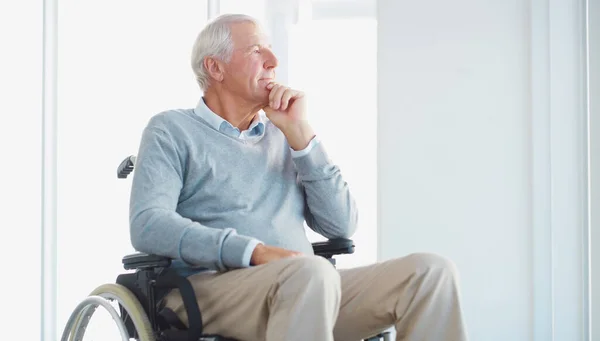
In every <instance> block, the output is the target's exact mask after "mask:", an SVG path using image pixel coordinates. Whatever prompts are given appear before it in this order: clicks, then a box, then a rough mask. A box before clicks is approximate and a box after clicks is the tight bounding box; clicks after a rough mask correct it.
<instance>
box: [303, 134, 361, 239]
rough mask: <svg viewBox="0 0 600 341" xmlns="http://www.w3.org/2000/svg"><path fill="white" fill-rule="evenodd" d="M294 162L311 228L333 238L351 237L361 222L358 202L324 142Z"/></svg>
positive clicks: (306, 217)
mask: <svg viewBox="0 0 600 341" xmlns="http://www.w3.org/2000/svg"><path fill="white" fill-rule="evenodd" d="M293 160H294V163H295V165H296V170H297V171H298V177H299V179H300V182H301V183H302V186H303V188H304V192H305V195H306V209H305V214H304V215H305V220H306V224H307V225H308V227H310V228H311V229H312V230H314V231H315V232H317V233H319V234H321V235H322V236H324V237H326V238H329V239H332V238H350V237H351V236H352V235H353V234H354V232H355V231H356V228H357V223H358V211H357V207H356V202H355V200H354V198H353V196H352V194H351V193H350V189H349V187H348V184H347V183H346V182H345V181H344V179H343V178H342V174H341V172H340V169H339V167H338V166H336V165H335V164H333V163H332V162H331V160H329V157H328V155H327V153H326V151H325V149H324V148H323V144H322V142H319V143H315V144H314V146H313V147H312V148H311V150H310V151H309V152H308V153H307V154H306V155H302V156H300V157H294V158H293Z"/></svg>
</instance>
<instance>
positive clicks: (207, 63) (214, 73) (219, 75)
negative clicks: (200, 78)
mask: <svg viewBox="0 0 600 341" xmlns="http://www.w3.org/2000/svg"><path fill="white" fill-rule="evenodd" d="M204 68H205V69H206V71H207V72H208V76H209V77H210V78H211V79H213V80H215V81H217V82H221V81H223V73H224V70H223V65H222V64H221V63H220V61H219V60H217V59H215V58H213V57H205V58H204Z"/></svg>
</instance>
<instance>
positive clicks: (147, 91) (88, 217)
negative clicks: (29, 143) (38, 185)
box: [32, 0, 207, 339]
mask: <svg viewBox="0 0 600 341" xmlns="http://www.w3.org/2000/svg"><path fill="white" fill-rule="evenodd" d="M206 9H207V4H206V1H198V0H185V1H173V2H166V1H143V0H131V1H116V0H109V1H92V2H89V1H86V2H81V1H76V0H64V1H60V2H59V13H58V14H59V20H60V22H59V26H58V27H59V32H58V35H59V39H58V41H59V46H58V53H59V56H58V58H59V60H58V70H59V77H58V134H59V135H58V136H59V139H58V186H57V187H58V213H57V230H58V231H57V247H58V259H57V264H58V283H57V305H58V312H57V326H58V330H57V331H58V333H59V334H60V333H62V328H63V327H64V326H65V323H66V321H67V318H68V317H69V315H70V314H71V312H72V311H73V308H74V307H75V306H76V305H77V304H78V303H79V302H80V301H81V300H82V299H83V298H84V297H85V296H87V295H88V294H89V292H90V291H91V290H93V289H94V288H95V287H97V286H98V285H100V284H103V283H108V282H114V281H115V279H116V276H117V274H119V273H122V272H123V271H124V270H123V268H122V265H121V258H122V257H123V256H124V255H125V254H127V253H130V252H132V251H133V248H132V247H131V243H130V239H129V219H128V208H129V191H130V187H131V180H130V179H126V180H119V179H117V177H116V168H117V166H118V164H119V163H120V161H121V160H123V159H124V158H125V157H126V156H128V155H131V154H136V153H137V151H138V150H137V148H138V146H139V142H140V137H141V132H142V129H143V128H144V127H145V125H146V123H147V122H148V120H149V119H150V117H151V116H153V115H154V114H157V113H158V112H160V111H162V110H166V109H171V108H176V107H194V106H195V105H196V103H197V100H198V96H199V94H200V89H199V88H198V86H197V85H196V83H195V80H194V75H193V72H192V70H191V67H190V57H191V52H192V46H193V43H194V40H195V38H196V35H197V34H198V32H199V31H200V30H201V29H202V27H203V26H204V24H205V23H206V18H207V10H206ZM32 65H37V64H36V63H32ZM34 178H37V177H34ZM82 273H85V275H84V276H82V275H81V274H82ZM96 314H97V315H96ZM96 314H95V315H94V317H93V318H92V319H91V323H90V332H89V333H90V335H96V336H97V339H111V336H113V335H117V334H115V333H116V332H117V329H116V326H115V325H114V324H113V323H112V322H111V320H110V317H109V315H108V313H107V312H106V311H104V310H102V309H99V310H98V311H97V313H96ZM104 323H106V324H104ZM102 326H104V327H106V328H103V327H102ZM105 333H107V334H105Z"/></svg>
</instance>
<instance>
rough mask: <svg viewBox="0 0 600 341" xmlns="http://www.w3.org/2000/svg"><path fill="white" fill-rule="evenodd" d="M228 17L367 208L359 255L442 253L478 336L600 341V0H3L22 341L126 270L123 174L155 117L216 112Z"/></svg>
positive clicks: (49, 327) (5, 281) (9, 264)
mask: <svg viewBox="0 0 600 341" xmlns="http://www.w3.org/2000/svg"><path fill="white" fill-rule="evenodd" d="M222 13H246V14H250V15H253V16H255V17H257V18H258V19H260V20H261V21H263V23H264V24H265V27H267V29H268V31H269V33H270V34H271V37H272V43H273V46H274V50H275V53H276V54H277V55H278V57H279V61H280V66H279V71H278V78H279V80H280V81H282V82H286V83H288V84H289V85H290V86H292V87H296V88H300V89H303V90H304V91H306V92H307V94H308V95H309V119H310V122H311V123H312V125H313V126H314V128H315V130H316V132H317V134H318V135H319V136H320V138H321V139H322V141H323V143H325V145H326V148H327V150H328V152H329V154H330V156H331V157H332V159H333V160H334V161H335V162H336V163H337V164H338V165H339V166H340V167H341V169H342V172H343V174H344V177H345V179H346V180H347V181H348V183H349V185H350V187H351V189H352V191H353V194H354V195H355V197H356V199H357V201H358V204H359V208H360V222H359V223H360V227H359V231H358V232H357V233H356V235H355V236H354V238H353V239H354V240H355V242H356V247H357V248H356V253H355V254H354V255H351V256H343V257H340V258H339V260H338V266H339V267H341V268H344V267H354V266H360V265H366V264H370V263H373V262H376V261H379V260H385V259H389V258H392V257H399V256H403V255H407V254H409V253H412V252H435V253H439V254H442V255H444V256H446V257H448V258H450V259H452V260H453V261H454V262H455V263H456V265H457V267H458V269H459V271H460V274H461V290H462V296H463V301H464V312H465V317H466V320H467V324H468V329H469V332H470V335H471V338H472V340H489V341H506V340H511V341H550V340H556V341H563V340H564V341H584V340H585V341H590V340H594V341H598V340H600V317H599V316H600V284H599V283H600V225H599V223H598V219H600V185H598V183H600V123H599V122H600V90H599V89H600V1H598V0H505V1H498V0H456V1H444V0H428V1H403V0H380V1H375V0H312V1H311V0H177V1H159V0H144V1H142V0H125V1H123V0H121V1H116V0H105V1H92V0H77V1H75V0H61V1H58V0H46V1H32V0H21V1H18V2H17V1H4V2H2V3H0V41H1V42H2V52H1V53H0V61H1V63H0V94H1V95H0V110H1V112H2V115H1V117H0V122H2V124H1V128H2V129H1V131H2V133H1V134H0V151H1V152H2V167H1V170H0V172H1V173H0V207H1V215H0V217H1V219H2V225H1V228H0V241H1V242H2V247H1V248H0V255H1V256H2V260H3V265H4V266H3V271H2V273H3V275H2V277H1V280H0V283H1V284H0V286H1V289H2V292H3V302H4V308H3V309H2V310H3V312H2V313H0V316H2V319H1V320H0V321H1V322H0V324H1V325H3V326H5V327H6V329H7V330H8V334H9V336H18V337H19V339H27V340H37V339H40V340H57V339H59V338H60V335H61V334H62V328H63V327H64V325H65V323H66V321H67V319H68V317H69V315H70V314H71V312H72V311H73V309H74V307H75V306H76V305H77V304H78V303H79V302H80V301H81V300H82V299H83V298H84V297H85V296H86V295H88V294H89V292H90V291H92V290H93V289H94V288H95V287H97V286H99V285H100V284H103V283H107V282H114V280H115V278H116V276H117V275H118V274H119V273H122V272H123V270H122V265H121V258H122V257H123V256H124V255H126V254H128V253H131V252H133V249H132V247H131V244H130V241H129V230H128V202H129V190H130V180H118V179H117V178H116V167H117V166H118V164H119V163H120V162H121V161H122V160H123V159H124V158H125V157H126V156H128V155H131V154H136V153H137V148H138V145H139V139H140V136H141V132H142V129H143V128H144V126H145V125H146V123H147V122H148V120H149V119H150V117H151V116H153V115H155V114H156V113H158V112H161V111H163V110H167V109H173V108H191V107H194V106H195V105H196V103H197V101H198V99H199V96H201V92H200V90H199V88H198V86H197V85H196V83H195V81H194V77H193V73H192V71H191V68H190V62H189V60H190V54H191V48H192V44H193V42H194V39H195V38H196V35H197V34H198V32H199V31H200V30H201V29H202V27H203V25H205V24H206V22H207V21H208V20H210V19H211V18H214V17H216V16H217V15H219V14H222ZM310 238H311V240H318V239H319V237H318V236H316V235H314V234H310ZM94 318H95V317H94ZM105 318H106V319H107V321H108V322H107V324H106V325H110V323H109V322H110V321H109V317H108V314H106V316H105ZM99 326H105V325H103V324H99ZM91 327H93V325H92V326H91ZM432 327H434V326H432ZM108 329H110V328H108ZM115 333H116V329H115V330H113V331H111V330H107V328H104V327H96V329H94V332H90V334H89V335H90V340H93V339H96V340H105V339H108V337H107V335H118V334H115ZM10 339H15V338H10Z"/></svg>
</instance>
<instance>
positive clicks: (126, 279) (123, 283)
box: [61, 155, 391, 341]
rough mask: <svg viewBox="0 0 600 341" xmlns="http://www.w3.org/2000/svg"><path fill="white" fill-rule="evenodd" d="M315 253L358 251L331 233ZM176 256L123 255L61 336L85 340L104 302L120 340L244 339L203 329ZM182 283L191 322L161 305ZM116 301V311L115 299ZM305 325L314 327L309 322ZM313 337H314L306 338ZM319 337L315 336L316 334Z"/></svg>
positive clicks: (386, 338) (383, 340)
mask: <svg viewBox="0 0 600 341" xmlns="http://www.w3.org/2000/svg"><path fill="white" fill-rule="evenodd" d="M134 165H135V156H134V155H132V156H129V157H127V158H125V160H123V162H121V163H120V165H119V166H118V168H117V177H118V178H119V179H125V178H127V176H128V175H129V174H130V173H131V172H132V171H133V168H134ZM312 246H313V250H314V253H315V255H317V256H321V257H324V258H326V259H327V260H328V261H329V262H331V264H333V266H335V264H336V262H335V258H334V256H336V255H342V254H352V253H354V248H355V246H354V242H353V241H352V240H351V239H344V238H339V239H330V240H327V241H323V242H316V243H313V244H312ZM172 261H173V259H171V258H168V257H163V256H158V255H152V254H145V253H141V252H137V253H133V254H129V255H126V256H124V257H123V259H122V263H123V267H124V269H125V270H129V272H128V273H123V274H119V275H118V276H117V279H116V282H115V283H107V284H103V285H101V286H99V287H97V288H96V289H95V290H93V291H92V292H91V293H90V294H89V296H88V297H86V298H85V299H84V300H82V301H81V302H80V303H79V304H78V305H77V306H76V308H75V309H74V311H73V312H72V313H71V316H70V317H69V319H68V321H67V324H66V326H65V328H64V330H63V334H62V337H61V341H81V340H83V338H84V335H85V331H86V328H87V326H88V324H89V321H90V319H91V317H92V315H93V314H94V312H95V311H96V309H97V308H98V307H100V306H102V307H103V308H105V309H106V310H107V311H108V313H109V314H110V315H111V317H112V319H113V321H114V322H115V324H116V326H117V328H118V330H119V334H120V337H121V340H123V341H129V340H132V339H133V340H136V341H243V340H234V339H230V338H226V337H223V336H219V335H209V334H205V333H203V327H202V315H201V312H200V309H199V307H198V303H197V301H196V298H195V294H194V290H193V288H192V286H191V284H190V282H189V281H188V280H187V279H186V278H185V277H183V276H181V275H179V274H177V273H176V272H175V271H174V270H173V269H172V268H171V267H170V266H171V263H172ZM173 289H179V291H180V293H181V296H182V298H183V302H184V308H185V310H186V313H187V316H188V320H189V326H187V327H186V326H185V325H184V324H183V322H182V321H181V320H179V318H178V317H177V315H176V314H175V313H174V312H173V311H171V310H170V309H167V308H165V307H163V306H162V305H161V300H162V298H163V297H165V296H166V295H167V293H169V292H170V291H171V290H173ZM114 301H116V302H117V303H118V311H117V309H116V308H115V307H114V306H113V305H112V304H111V302H114ZM307 328H310V327H309V326H307ZM307 341H313V340H307ZM314 341H317V340H314ZM364 341H391V336H390V333H389V332H383V333H380V334H378V335H374V336H372V337H370V338H368V339H365V340H364Z"/></svg>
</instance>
